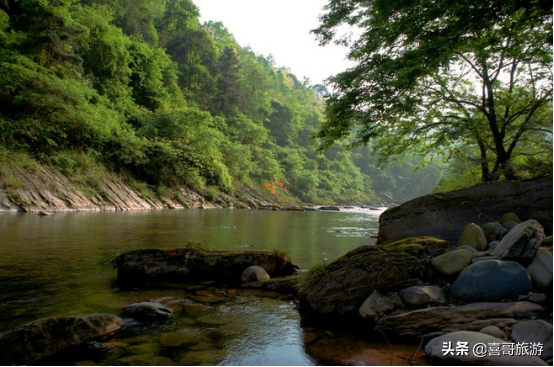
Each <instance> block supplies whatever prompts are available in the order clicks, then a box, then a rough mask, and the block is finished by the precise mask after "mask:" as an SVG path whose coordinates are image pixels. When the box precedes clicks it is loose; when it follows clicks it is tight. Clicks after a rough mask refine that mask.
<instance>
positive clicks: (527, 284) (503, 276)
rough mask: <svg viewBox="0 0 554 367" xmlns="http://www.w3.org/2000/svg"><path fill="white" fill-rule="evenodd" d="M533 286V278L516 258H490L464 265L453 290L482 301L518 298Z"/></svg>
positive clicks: (471, 300)
mask: <svg viewBox="0 0 554 367" xmlns="http://www.w3.org/2000/svg"><path fill="white" fill-rule="evenodd" d="M531 288H532V287H531V279H530V278H529V275H528V274H527V271H526V270H525V268H524V267H523V266H521V265H520V264H518V263H516V262H514V261H499V260H489V261H480V262H477V263H474V264H471V265H470V266H468V267H467V268H465V269H464V270H463V271H462V272H461V273H460V275H459V276H458V278H457V279H456V281H455V282H454V284H452V287H451V288H450V292H451V293H452V295H453V296H454V297H456V298H459V299H462V300H464V301H466V302H479V301H499V300H507V299H517V297H518V296H519V295H520V294H527V293H528V292H529V291H530V290H531Z"/></svg>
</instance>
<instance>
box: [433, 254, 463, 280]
mask: <svg viewBox="0 0 554 367" xmlns="http://www.w3.org/2000/svg"><path fill="white" fill-rule="evenodd" d="M472 257H473V253H472V252H471V251H470V250H466V249H458V250H454V251H451V252H447V253H446V254H442V255H440V256H437V257H435V258H434V259H433V260H431V265H433V268H435V269H436V270H437V271H438V272H439V273H441V274H443V275H454V274H458V273H459V272H461V271H462V270H464V269H465V267H466V266H468V265H469V263H470V262H471V259H472Z"/></svg>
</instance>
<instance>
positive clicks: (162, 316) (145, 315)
mask: <svg viewBox="0 0 554 367" xmlns="http://www.w3.org/2000/svg"><path fill="white" fill-rule="evenodd" d="M121 310H122V311H123V314H124V315H127V316H129V317H132V318H133V319H135V320H138V321H146V322H155V321H166V320H168V319H169V318H170V317H171V313H172V312H173V310H172V309H171V308H169V307H165V306H164V305H163V304H161V303H159V302H139V303H133V304H130V305H127V306H125V307H123V308H122V309H121Z"/></svg>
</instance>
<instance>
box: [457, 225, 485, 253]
mask: <svg viewBox="0 0 554 367" xmlns="http://www.w3.org/2000/svg"><path fill="white" fill-rule="evenodd" d="M487 243H488V242H487V238H486V237H485V233H484V232H483V229H482V228H481V227H479V225H477V224H475V223H469V224H468V225H466V227H465V228H464V230H463V232H462V234H461V236H460V239H459V241H458V245H459V246H470V247H473V248H475V249H477V251H483V250H484V249H485V248H486V247H487Z"/></svg>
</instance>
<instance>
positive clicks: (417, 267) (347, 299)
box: [299, 246, 424, 314]
mask: <svg viewBox="0 0 554 367" xmlns="http://www.w3.org/2000/svg"><path fill="white" fill-rule="evenodd" d="M423 270H424V266H423V265H422V264H421V263H420V262H419V260H418V259H417V258H416V257H414V256H411V255H409V254H407V253H405V252H403V251H384V250H381V249H379V248H378V247H374V246H362V247H359V248H357V249H354V250H352V251H350V252H348V253H347V254H346V255H344V256H342V257H340V258H339V259H337V260H335V261H333V262H332V263H330V264H329V265H327V266H326V267H325V268H322V269H319V270H318V271H312V272H310V273H308V274H306V276H305V279H303V280H302V284H301V287H300V290H299V295H300V297H301V299H302V301H303V302H305V303H306V304H307V305H308V306H309V307H310V308H311V309H312V310H314V311H316V312H319V313H322V314H333V313H338V314H345V313H349V312H356V311H358V309H359V308H360V306H361V305H362V303H363V302H364V301H365V299H366V298H367V297H368V296H369V295H371V294H372V293H373V291H375V290H379V291H386V290H394V289H399V288H404V287H406V286H410V285H414V284H415V283H416V282H417V281H418V279H420V278H421V277H422V275H423Z"/></svg>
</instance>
